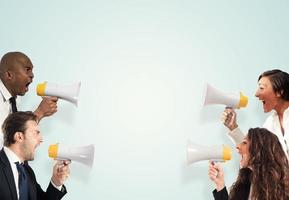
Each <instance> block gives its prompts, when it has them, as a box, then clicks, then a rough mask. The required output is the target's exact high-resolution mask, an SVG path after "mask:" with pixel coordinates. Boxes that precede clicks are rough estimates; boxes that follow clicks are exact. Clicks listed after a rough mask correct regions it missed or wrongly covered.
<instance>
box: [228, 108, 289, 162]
mask: <svg viewBox="0 0 289 200" xmlns="http://www.w3.org/2000/svg"><path fill="white" fill-rule="evenodd" d="M263 128H266V129H268V130H269V131H271V132H272V133H274V134H275V135H276V136H277V137H278V139H279V142H280V143H281V145H282V148H283V150H284V152H285V153H286V155H287V157H288V158H289V107H288V108H287V109H286V110H285V111H284V113H283V129H284V135H283V133H282V130H281V125H280V122H279V117H278V115H277V112H276V111H275V110H273V111H272V114H271V115H270V116H269V117H268V118H267V119H266V121H265V123H264V125H263ZM228 134H229V136H230V137H231V138H232V140H233V141H234V143H235V144H239V143H241V142H242V140H243V139H244V137H245V134H244V133H243V132H242V131H241V130H240V128H235V129H234V130H232V131H230V132H229V133H228Z"/></svg>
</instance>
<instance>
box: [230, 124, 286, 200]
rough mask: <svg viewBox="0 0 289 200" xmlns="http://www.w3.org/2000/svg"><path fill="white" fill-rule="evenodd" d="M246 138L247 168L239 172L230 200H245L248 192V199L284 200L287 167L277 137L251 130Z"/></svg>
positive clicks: (258, 130)
mask: <svg viewBox="0 0 289 200" xmlns="http://www.w3.org/2000/svg"><path fill="white" fill-rule="evenodd" d="M247 139H248V142H249V155H250V156H249V161H248V166H249V167H247V168H243V169H240V171H239V175H238V178H237V181H236V182H235V183H234V184H233V186H232V187H231V190H230V199H231V200H241V199H248V197H249V193H250V189H251V196H250V197H251V200H288V199H289V164H288V159H287V156H286V154H285V152H284V151H283V149H282V146H281V144H280V142H279V140H278V137H277V136H276V135H274V134H273V133H271V132H270V131H268V130H267V129H265V128H252V129H250V130H249V132H248V135H247ZM251 184H252V186H251Z"/></svg>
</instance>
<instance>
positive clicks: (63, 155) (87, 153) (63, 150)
mask: <svg viewBox="0 0 289 200" xmlns="http://www.w3.org/2000/svg"><path fill="white" fill-rule="evenodd" d="M48 156H49V157H50V158H54V159H56V160H71V161H77V162H80V163H82V164H84V165H87V166H89V167H92V165H93V160H94V145H92V144H91V145H88V146H81V147H67V146H63V145H59V144H58V143H57V144H54V145H50V146H49V148H48Z"/></svg>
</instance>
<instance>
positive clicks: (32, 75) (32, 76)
mask: <svg viewBox="0 0 289 200" xmlns="http://www.w3.org/2000/svg"><path fill="white" fill-rule="evenodd" d="M29 77H30V78H31V79H33V78H34V74H33V72H32V71H31V73H30V75H29Z"/></svg>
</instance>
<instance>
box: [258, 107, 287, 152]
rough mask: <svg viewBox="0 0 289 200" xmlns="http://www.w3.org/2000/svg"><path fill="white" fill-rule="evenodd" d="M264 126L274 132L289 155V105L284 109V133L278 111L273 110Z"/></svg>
mask: <svg viewBox="0 0 289 200" xmlns="http://www.w3.org/2000/svg"><path fill="white" fill-rule="evenodd" d="M263 127H264V128H266V129H268V130H269V131H271V132H272V133H274V134H275V135H276V136H277V137H278V139H279V142H280V143H281V145H282V148H283V150H284V152H285V153H286V154H287V155H289V152H288V147H289V146H288V145H289V107H288V108H287V109H286V110H285V111H284V113H283V129H284V135H283V133H282V130H281V125H280V122H279V117H278V114H277V112H276V111H273V113H272V114H271V115H270V116H269V117H268V118H267V119H266V121H265V123H264V125H263Z"/></svg>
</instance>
